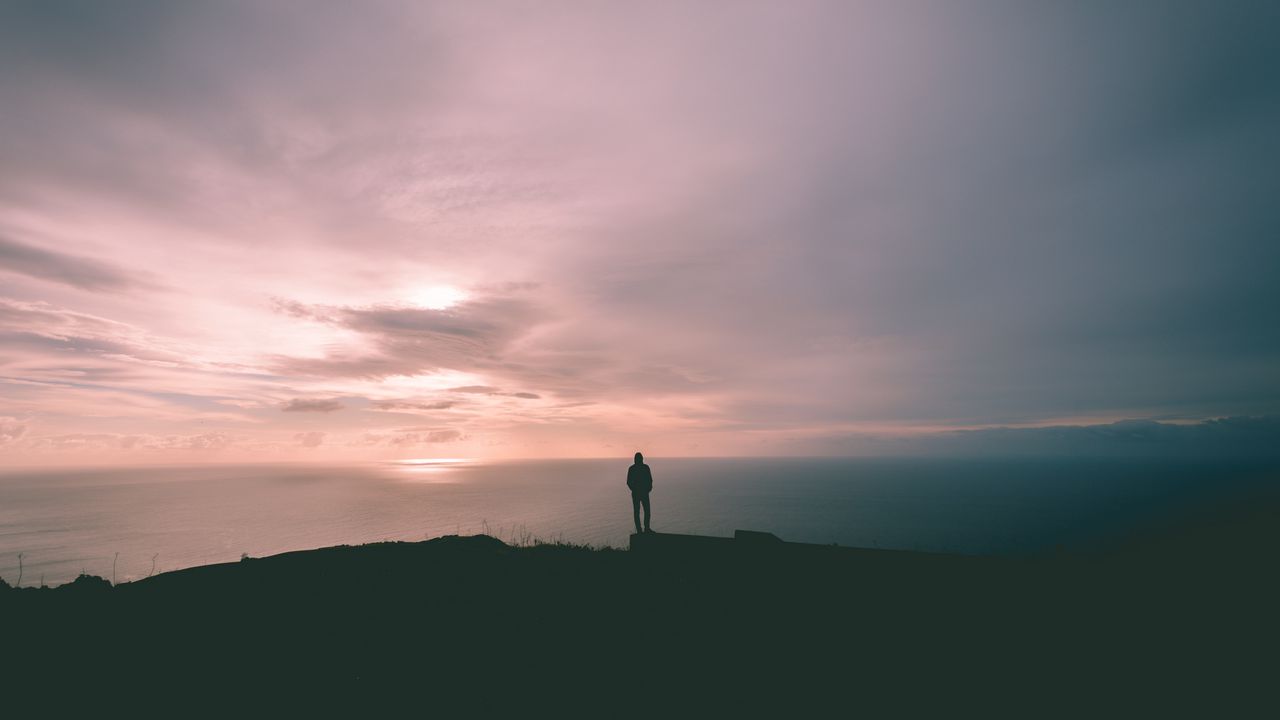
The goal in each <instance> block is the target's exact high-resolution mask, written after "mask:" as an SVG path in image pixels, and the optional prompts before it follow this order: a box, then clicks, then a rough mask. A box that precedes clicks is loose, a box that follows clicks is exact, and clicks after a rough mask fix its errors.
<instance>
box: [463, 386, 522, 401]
mask: <svg viewBox="0 0 1280 720" xmlns="http://www.w3.org/2000/svg"><path fill="white" fill-rule="evenodd" d="M449 392H456V393H465V394H468V395H501V396H503V397H513V398H520V399H522V400H538V399H539V398H540V397H541V396H540V395H537V394H534V393H531V392H514V393H509V392H503V391H502V389H501V388H497V387H494V386H492V385H461V386H459V387H452V388H449Z"/></svg>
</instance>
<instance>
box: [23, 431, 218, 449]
mask: <svg viewBox="0 0 1280 720" xmlns="http://www.w3.org/2000/svg"><path fill="white" fill-rule="evenodd" d="M232 444H233V440H232V438H231V437H230V436H229V435H227V434H226V433H220V432H208V433H195V434H190V435H179V434H170V435H152V434H138V435H129V434H122V433H61V434H52V435H41V436H39V437H32V438H30V439H29V440H28V441H27V442H26V447H27V449H30V450H34V451H37V452H41V451H44V452H48V451H53V452H57V453H102V452H105V451H111V450H129V451H181V450H194V451H221V450H225V449H227V448H229V447H231V446H232Z"/></svg>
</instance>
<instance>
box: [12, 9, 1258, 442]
mask: <svg viewBox="0 0 1280 720" xmlns="http://www.w3.org/2000/svg"><path fill="white" fill-rule="evenodd" d="M1277 38H1280V5H1277V4H1276V3H1273V2H1249V1H1247V0H1241V1H1238V2H1231V3H1215V2H1195V3H1188V2H1177V1H1170V2H1163V3H1155V4H1153V3H1148V2H1092V1H1085V2H1076V3H1061V4H1045V3H1021V2H994V1H993V2H978V1H961V2H954V1H945V2H944V1H941V0H939V1H938V2H916V1H914V0H908V1H906V2H902V1H895V2H889V1H885V2H858V1H853V0H850V1H848V2H796V1H787V2H738V1H733V2H729V1H727V0H726V1H717V0H708V1H706V2H662V1H657V2H644V3H635V2H585V1H583V2H550V1H548V2H490V1H479V2H459V3H452V2H417V1H405V2H382V1H377V0H375V1H373V2H361V3H353V2H324V1H318V2H289V1H280V2H235V1H229V2H219V3H196V2H130V1H127V0H121V1H117V2H110V3H100V2H88V1H85V2H67V1H65V0H40V1H38V2H27V1H24V0H3V2H0V462H6V463H13V464H47V463H71V462H75V463H98V464H121V463H147V462H190V461H223V460H225V461H232V460H234V461H246V460H264V461H266V460H336V459H390V458H408V457H485V458H521V457H599V456H612V455H619V456H629V455H630V454H631V453H632V452H634V451H635V450H644V451H645V452H646V454H650V455H655V456H663V455H666V456H679V455H773V454H779V455H789V454H836V455H839V454H859V453H875V452H882V451H886V450H893V451H895V452H907V453H910V452H925V451H930V449H938V448H942V449H946V448H951V449H955V448H956V447H957V446H958V445H957V443H958V444H959V445H965V447H968V448H970V449H975V451H982V452H988V451H993V452H994V451H998V450H1000V449H1001V448H1005V449H1008V448H1012V447H1014V446H1017V445H1018V444H1019V443H1024V444H1025V442H1024V440H1019V438H1023V439H1026V438H1032V439H1033V441H1032V442H1030V444H1029V445H1026V446H1027V447H1041V444H1038V443H1041V441H1043V440H1044V438H1046V437H1054V438H1062V437H1070V438H1076V440H1078V439H1079V438H1082V437H1083V438H1093V439H1097V438H1105V439H1108V440H1107V441H1108V442H1111V441H1114V440H1115V439H1116V438H1122V439H1123V438H1129V437H1131V436H1132V435H1133V433H1134V432H1137V434H1138V435H1140V436H1143V437H1145V438H1147V440H1150V438H1151V437H1154V436H1159V437H1160V438H1164V440H1162V441H1161V442H1165V443H1166V444H1165V445H1159V446H1160V447H1172V446H1173V445H1178V444H1181V443H1185V442H1187V441H1189V440H1188V439H1189V438H1193V437H1200V436H1209V435H1213V436H1214V437H1217V436H1218V435H1221V433H1223V432H1228V431H1230V432H1235V431H1237V430H1238V429H1239V428H1245V431H1244V432H1245V433H1246V435H1248V437H1249V438H1252V439H1251V440H1248V442H1255V441H1257V442H1260V443H1261V444H1262V445H1265V444H1266V443H1267V442H1269V440H1270V439H1280V423H1277V422H1275V420H1274V416H1276V415H1277V414H1280V322H1277V320H1276V310H1277V308H1280V282H1277V281H1276V275H1277V273H1276V271H1277V268H1280V242H1278V241H1280V203H1277V202H1276V200H1275V189H1276V188H1277V187H1280V177H1278V175H1280V133H1277V132H1276V128H1277V127H1280V75H1277V73H1276V72H1275V68H1276V67H1280V40H1278V39H1277ZM1188 428H1189V429H1188ZM1046 433H1048V434H1046ZM1259 433H1261V435H1260V434H1259ZM1170 438H1172V440H1170ZM1259 438H1262V440H1258V439H1259ZM974 439H979V440H980V441H981V442H970V440H974ZM1076 440H1072V441H1071V442H1076ZM1090 442H1092V440H1091V441H1090ZM1168 443H1172V445H1170V444H1168ZM1277 446H1280V443H1277Z"/></svg>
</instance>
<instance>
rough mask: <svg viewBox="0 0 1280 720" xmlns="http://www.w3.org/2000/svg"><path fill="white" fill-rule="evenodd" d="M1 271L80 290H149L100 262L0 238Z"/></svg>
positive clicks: (137, 281)
mask: <svg viewBox="0 0 1280 720" xmlns="http://www.w3.org/2000/svg"><path fill="white" fill-rule="evenodd" d="M0 270H6V271H9V272H16V273H22V274H24V275H28V276H30V277H34V278H37V279H40V280H48V281H50V282H57V283H63V284H66V285H71V286H73V287H77V288H80V289H82V290H92V291H107V292H121V291H124V290H130V289H134V288H140V287H150V286H151V285H150V283H146V282H143V281H142V280H141V279H140V278H138V277H136V276H134V275H131V274H129V273H126V272H125V271H123V270H120V269H119V268H116V267H115V266H113V265H111V264H109V263H105V262H102V261H101V260H95V259H92V258H86V257H80V256H77V255H70V254H67V253H63V252H58V251H55V250H47V249H44V248H39V247H35V246H33V245H26V244H23V243H20V242H17V241H16V240H12V239H10V238H7V237H4V236H3V235H0Z"/></svg>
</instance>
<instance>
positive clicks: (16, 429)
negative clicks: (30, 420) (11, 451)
mask: <svg viewBox="0 0 1280 720" xmlns="http://www.w3.org/2000/svg"><path fill="white" fill-rule="evenodd" d="M26 433H27V426H26V425H25V424H23V423H21V422H19V421H18V419H17V418H12V417H0V446H3V445H8V444H10V443H13V442H16V441H17V440H19V439H20V438H21V437H22V436H23V435H25V434H26Z"/></svg>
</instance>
